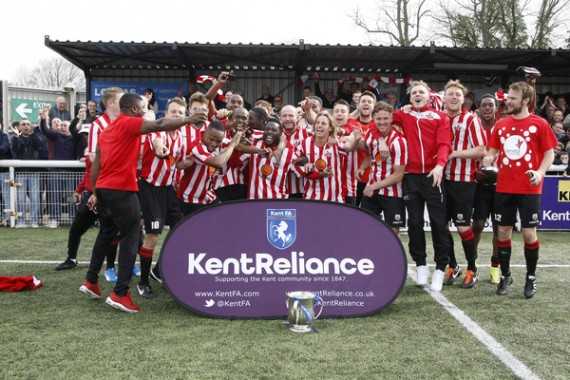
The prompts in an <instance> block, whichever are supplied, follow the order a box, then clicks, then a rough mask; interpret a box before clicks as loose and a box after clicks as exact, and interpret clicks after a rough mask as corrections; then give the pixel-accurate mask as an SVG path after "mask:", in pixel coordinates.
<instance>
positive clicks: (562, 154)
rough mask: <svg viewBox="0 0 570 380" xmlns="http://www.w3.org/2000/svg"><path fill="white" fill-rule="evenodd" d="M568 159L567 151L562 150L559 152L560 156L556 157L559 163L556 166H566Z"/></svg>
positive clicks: (569, 154) (569, 155)
mask: <svg viewBox="0 0 570 380" xmlns="http://www.w3.org/2000/svg"><path fill="white" fill-rule="evenodd" d="M568 157H570V153H568V152H567V151H565V150H563V151H562V152H560V154H559V155H558V159H559V160H560V163H559V164H558V165H564V166H568Z"/></svg>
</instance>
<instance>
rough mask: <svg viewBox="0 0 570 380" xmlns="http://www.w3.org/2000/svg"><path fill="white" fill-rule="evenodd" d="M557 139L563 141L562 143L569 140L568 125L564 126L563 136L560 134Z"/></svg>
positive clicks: (569, 131) (566, 142) (569, 129)
mask: <svg viewBox="0 0 570 380" xmlns="http://www.w3.org/2000/svg"><path fill="white" fill-rule="evenodd" d="M558 141H560V142H562V143H564V145H566V144H568V142H569V141H570V127H566V128H564V136H562V137H561V138H560V139H559V140H558Z"/></svg>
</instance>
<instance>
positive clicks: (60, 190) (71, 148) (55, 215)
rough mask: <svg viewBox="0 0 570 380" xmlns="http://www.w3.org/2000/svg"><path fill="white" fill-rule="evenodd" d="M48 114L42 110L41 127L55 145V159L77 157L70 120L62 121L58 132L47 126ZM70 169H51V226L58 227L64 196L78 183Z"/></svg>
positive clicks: (49, 182)
mask: <svg viewBox="0 0 570 380" xmlns="http://www.w3.org/2000/svg"><path fill="white" fill-rule="evenodd" d="M46 119H47V114H46V112H45V111H44V110H42V111H40V128H41V130H42V132H43V133H44V134H45V135H46V137H47V138H48V139H49V140H50V141H52V143H53V147H54V154H53V159H54V160H69V161H73V160H76V159H77V141H76V137H74V136H72V135H71V132H70V131H69V125H70V123H69V121H64V122H62V123H61V126H60V132H56V131H54V130H52V129H50V128H48V127H47V120H46ZM68 172H69V170H64V169H52V170H51V171H50V176H51V177H50V179H49V181H48V197H47V198H48V213H49V214H50V218H51V220H50V221H49V227H50V228H56V227H57V226H58V224H59V223H60V218H61V205H62V201H63V200H62V197H63V196H64V195H71V194H72V193H73V189H74V188H75V186H76V185H77V184H76V183H73V182H72V181H71V180H70V179H69V178H67V177H68V176H67V175H66V173H68ZM73 213H74V210H70V212H69V214H70V216H72V214H73Z"/></svg>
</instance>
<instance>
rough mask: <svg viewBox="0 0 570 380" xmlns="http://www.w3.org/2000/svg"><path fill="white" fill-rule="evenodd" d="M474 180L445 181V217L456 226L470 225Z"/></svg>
mask: <svg viewBox="0 0 570 380" xmlns="http://www.w3.org/2000/svg"><path fill="white" fill-rule="evenodd" d="M476 186H477V184H476V183H475V182H454V181H445V195H446V199H447V218H448V220H451V221H452V222H453V224H455V225H456V226H470V225H471V215H472V214H473V197H474V196H475V187H476Z"/></svg>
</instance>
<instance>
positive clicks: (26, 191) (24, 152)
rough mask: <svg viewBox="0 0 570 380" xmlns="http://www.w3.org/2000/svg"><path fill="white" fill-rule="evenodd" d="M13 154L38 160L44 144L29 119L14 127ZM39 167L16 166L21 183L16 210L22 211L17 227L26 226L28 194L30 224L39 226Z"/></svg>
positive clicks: (20, 158)
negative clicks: (28, 199) (27, 199)
mask: <svg viewBox="0 0 570 380" xmlns="http://www.w3.org/2000/svg"><path fill="white" fill-rule="evenodd" d="M12 132H13V136H12V140H11V148H12V156H13V158H14V159H17V160H38V159H39V157H40V151H41V150H42V149H43V144H42V142H41V140H40V139H39V137H38V136H37V135H36V134H35V133H34V130H33V129H32V123H30V121H29V120H28V119H23V120H22V121H21V122H20V125H19V128H14V127H12ZM38 171H39V169H35V168H34V169H32V168H16V178H15V179H16V182H17V183H19V184H20V187H19V189H18V200H17V204H16V211H18V213H21V216H20V218H19V219H18V220H17V222H16V227H17V228H23V227H26V204H27V202H26V196H28V197H29V198H30V225H31V227H32V228H37V227H39V218H40V209H39V207H40V173H38Z"/></svg>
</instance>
